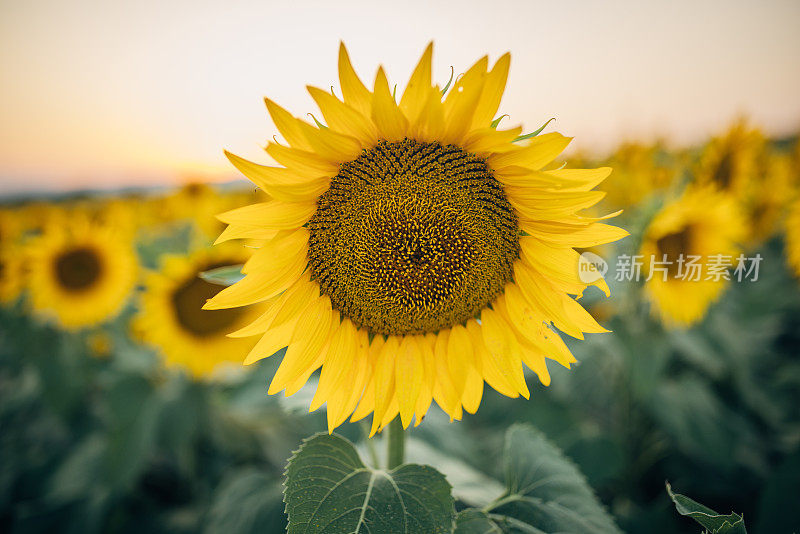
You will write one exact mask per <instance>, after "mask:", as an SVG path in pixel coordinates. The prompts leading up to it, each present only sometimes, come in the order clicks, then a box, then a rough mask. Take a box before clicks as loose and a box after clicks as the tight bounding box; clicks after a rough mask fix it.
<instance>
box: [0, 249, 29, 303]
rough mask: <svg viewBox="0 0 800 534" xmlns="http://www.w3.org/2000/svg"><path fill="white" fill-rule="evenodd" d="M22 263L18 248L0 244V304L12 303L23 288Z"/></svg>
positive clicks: (23, 272) (20, 252)
mask: <svg viewBox="0 0 800 534" xmlns="http://www.w3.org/2000/svg"><path fill="white" fill-rule="evenodd" d="M24 276H25V269H24V261H23V254H22V251H21V250H20V247H19V246H16V247H14V246H12V245H6V244H0V304H5V303H7V302H13V301H14V300H16V299H17V297H18V296H19V295H20V293H21V292H22V288H23V287H24Z"/></svg>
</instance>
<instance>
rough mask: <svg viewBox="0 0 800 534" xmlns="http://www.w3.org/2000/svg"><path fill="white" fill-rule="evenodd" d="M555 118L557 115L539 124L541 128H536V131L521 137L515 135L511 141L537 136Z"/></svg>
mask: <svg viewBox="0 0 800 534" xmlns="http://www.w3.org/2000/svg"><path fill="white" fill-rule="evenodd" d="M500 118H501V119H502V117H500ZM554 120H556V118H555V117H552V118H550V119H548V120H547V122H545V123H544V124H542V125H541V126H539V129H538V130H536V131H535V132H531V133H529V134H525V135H520V136H519V137H515V138H514V140H513V141H511V142H512V143H516V142H517V141H524V140H525V139H530V138H531V137H536V136H537V135H539V134H540V133H542V130H544V129H545V128H546V127H547V125H548V124H550V123H551V122H553V121H554ZM498 122H500V121H499V120H498Z"/></svg>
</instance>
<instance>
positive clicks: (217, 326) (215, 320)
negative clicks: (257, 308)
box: [172, 261, 244, 337]
mask: <svg viewBox="0 0 800 534" xmlns="http://www.w3.org/2000/svg"><path fill="white" fill-rule="evenodd" d="M232 263H236V262H235V261H231V262H223V263H220V264H214V265H208V266H206V267H204V268H202V269H200V271H199V272H203V271H210V270H212V269H216V268H217V267H224V266H226V265H231V264H232ZM221 290H222V286H219V285H216V284H212V283H210V282H206V281H205V280H203V279H202V278H200V277H199V276H198V275H195V276H192V277H190V278H188V279H187V280H186V281H185V282H184V283H183V284H181V285H180V286H178V287H177V289H175V291H174V292H173V293H172V307H173V309H174V310H175V317H176V319H177V320H178V323H179V324H180V325H181V326H182V327H183V328H184V329H185V330H186V331H187V332H189V333H190V334H193V335H195V336H198V337H203V336H213V335H216V334H222V333H228V332H229V331H230V329H231V327H233V325H234V324H235V323H236V321H237V320H238V319H239V317H240V316H241V315H242V312H243V311H244V308H230V309H225V310H203V309H201V308H202V307H203V305H204V304H205V303H206V300H208V299H210V298H211V297H213V296H214V295H216V294H217V293H219V292H220V291H221Z"/></svg>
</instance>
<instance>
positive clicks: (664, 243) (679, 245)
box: [656, 226, 692, 277]
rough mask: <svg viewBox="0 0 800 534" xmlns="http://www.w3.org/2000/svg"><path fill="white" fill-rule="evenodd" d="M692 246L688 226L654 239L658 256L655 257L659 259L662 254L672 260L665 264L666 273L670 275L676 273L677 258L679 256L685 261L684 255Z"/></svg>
mask: <svg viewBox="0 0 800 534" xmlns="http://www.w3.org/2000/svg"><path fill="white" fill-rule="evenodd" d="M691 246H692V232H691V228H690V227H688V226H687V227H685V228H684V229H683V230H680V231H679V232H675V233H672V234H667V235H665V236H664V237H661V238H659V240H658V241H656V247H657V248H658V253H659V257H658V258H656V259H658V260H659V261H661V259H662V257H663V256H666V259H667V261H669V262H672V263H670V264H669V265H667V274H669V275H670V276H672V277H675V276H677V275H678V271H679V268H680V264H679V262H678V260H680V259H681V258H682V259H683V260H684V261H685V260H686V259H687V258H686V255H687V254H690V250H691Z"/></svg>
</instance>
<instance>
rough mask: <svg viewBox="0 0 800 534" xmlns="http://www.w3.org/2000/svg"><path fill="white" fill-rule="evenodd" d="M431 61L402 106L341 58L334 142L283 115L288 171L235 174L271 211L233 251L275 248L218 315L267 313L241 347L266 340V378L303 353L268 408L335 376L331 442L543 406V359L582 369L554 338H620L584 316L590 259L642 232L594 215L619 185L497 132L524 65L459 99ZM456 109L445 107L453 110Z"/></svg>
mask: <svg viewBox="0 0 800 534" xmlns="http://www.w3.org/2000/svg"><path fill="white" fill-rule="evenodd" d="M432 51H433V47H432V45H429V46H428V48H427V49H426V50H425V52H424V54H423V55H422V59H421V60H420V62H419V64H418V65H417V67H416V68H415V70H414V72H413V74H412V75H411V80H410V81H409V83H408V85H407V86H406V88H405V90H404V91H403V92H402V94H400V95H399V97H400V98H399V103H398V102H397V100H396V98H395V97H394V95H393V91H392V89H391V86H390V84H389V81H388V80H387V77H386V74H385V73H384V70H383V68H379V69H378V73H377V76H376V78H375V83H374V86H373V88H372V90H370V89H368V88H367V87H366V86H364V84H363V83H362V82H361V80H360V79H359V78H358V77H357V75H356V73H355V71H354V70H353V67H352V65H351V63H350V60H349V57H348V54H347V51H346V50H345V48H344V46H341V47H340V49H339V78H340V82H341V94H342V98H341V99H340V98H338V97H337V96H336V95H335V94H334V92H333V91H330V92H329V91H325V90H322V89H317V88H314V87H309V92H310V93H311V96H312V98H313V99H314V100H315V101H316V103H317V105H318V106H319V108H320V110H321V113H322V117H323V118H324V120H325V122H326V123H327V124H326V125H322V124H318V125H316V126H314V125H312V124H309V123H308V122H305V121H303V120H300V119H297V118H295V117H294V116H292V115H291V114H290V113H289V112H288V111H286V110H284V109H283V108H281V107H279V106H278V105H277V104H275V103H274V102H273V101H271V100H269V99H267V100H266V104H267V109H268V111H269V113H270V115H271V117H272V119H273V121H274V122H275V125H276V126H277V128H278V130H279V132H280V133H281V135H282V136H283V137H284V140H285V141H286V144H282V143H278V142H274V143H272V142H271V143H269V144H268V146H267V147H266V151H267V153H268V154H269V155H270V156H272V158H274V159H275V160H276V161H277V162H278V163H279V164H280V165H281V166H277V167H269V166H263V165H258V164H255V163H251V162H249V161H246V160H244V159H241V158H239V157H237V156H234V155H232V154H228V157H229V158H230V160H231V162H232V163H233V164H234V165H235V166H236V167H237V168H238V169H239V170H240V171H241V172H242V173H243V174H244V175H245V176H246V177H248V178H249V179H250V180H251V181H253V182H254V183H255V184H256V185H258V186H259V187H260V188H262V189H263V190H264V191H265V192H266V194H268V195H269V196H270V197H271V199H270V200H268V201H267V202H264V203H261V204H256V205H252V206H247V207H245V208H240V209H237V210H233V211H229V212H227V213H224V214H222V215H220V220H222V221H223V222H225V223H228V227H227V229H226V230H225V231H224V232H223V233H222V235H221V236H220V239H219V240H218V241H225V240H228V239H234V238H250V239H258V240H261V241H262V244H261V246H260V248H259V249H258V250H257V251H256V252H255V253H254V254H253V257H252V258H251V259H250V260H249V261H248V262H247V263H246V264H245V266H244V269H243V272H244V274H245V275H246V276H245V278H244V279H243V280H241V281H240V282H238V283H236V284H234V285H233V286H231V287H229V288H226V289H225V290H223V291H222V292H220V293H219V295H217V296H216V297H215V298H214V299H212V300H211V301H209V303H208V304H207V306H206V307H207V308H209V309H219V308H228V307H231V306H241V305H246V304H250V303H253V302H262V301H266V302H267V304H268V309H267V311H266V313H264V315H262V316H261V317H260V318H259V319H257V320H256V321H255V322H254V323H253V324H252V325H250V326H249V327H248V328H246V329H243V330H242V331H240V332H238V333H237V335H261V339H260V341H259V342H258V344H257V345H256V346H255V348H254V349H253V350H252V351H251V352H250V354H249V355H248V356H247V358H246V360H245V363H250V362H253V361H256V360H259V359H261V358H264V357H267V356H270V355H272V354H274V353H275V352H276V351H278V350H279V349H281V348H282V347H286V346H288V349H287V352H286V355H285V356H284V358H283V361H282V362H281V365H280V367H279V369H278V371H277V373H276V374H275V377H274V378H273V381H272V383H271V384H270V387H269V393H270V394H272V393H277V392H279V391H282V390H285V391H286V393H287V395H290V394H293V393H294V392H296V391H297V390H298V389H299V388H300V387H302V386H303V384H305V383H306V381H307V380H308V378H309V377H310V375H311V374H312V373H313V372H314V371H315V370H316V369H318V368H320V367H321V368H322V371H321V374H320V378H319V384H318V387H317V390H316V395H315V397H314V399H313V401H312V404H311V409H312V410H313V409H316V408H317V407H319V406H321V405H322V404H323V403H327V416H328V426H329V428H330V429H331V430H332V429H333V428H335V427H336V426H338V425H340V424H341V423H342V422H343V421H344V420H345V419H346V418H347V417H348V416H350V415H351V414H352V419H351V420H358V419H360V418H363V417H365V416H367V415H369V414H370V413H373V424H372V431H373V432H375V431H377V430H379V429H381V428H382V427H383V426H385V425H387V424H388V423H389V422H390V421H391V420H393V419H394V418H395V417H396V416H397V415H398V414H399V415H400V418H401V419H402V423H403V425H404V426H408V425H409V423H410V422H411V420H412V418H416V421H417V423H419V421H420V420H421V419H422V417H423V416H424V415H425V413H426V411H427V410H428V407H429V406H430V404H431V401H432V400H436V402H437V403H438V404H439V406H441V407H442V408H443V409H444V410H445V411H446V412H447V413H448V414H450V416H451V417H452V418H455V419H459V418H460V417H461V416H462V410H466V411H468V412H471V413H473V412H475V411H476V410H477V409H478V405H479V404H480V401H481V396H482V392H483V384H484V381H485V382H487V383H488V384H489V385H490V386H492V387H493V388H494V389H496V390H497V391H499V392H500V393H502V394H504V395H507V396H509V397H517V396H519V395H522V396H524V397H526V398H527V397H528V396H529V392H528V387H527V385H526V383H525V378H524V376H523V368H522V364H523V363H525V364H526V365H527V366H528V367H530V368H531V369H533V371H534V372H536V373H537V374H538V376H539V378H540V380H541V381H542V382H543V383H544V384H548V383H549V381H550V377H549V374H548V371H547V367H546V365H545V359H546V358H551V359H554V360H556V361H557V362H559V363H561V364H563V365H565V366H569V365H570V363H571V362H574V361H575V359H574V358H573V356H572V354H570V352H569V350H568V349H567V348H566V346H565V345H564V343H563V342H562V340H561V338H560V337H559V335H558V334H557V333H556V332H555V330H554V329H553V328H552V326H555V327H556V328H558V329H559V330H561V331H563V332H565V333H567V334H569V335H572V336H575V337H578V338H583V333H584V332H605V331H606V330H605V329H604V328H603V327H601V326H600V325H598V324H597V323H596V322H595V320H594V319H593V318H592V317H591V316H590V315H589V314H588V313H587V312H586V311H585V310H584V309H583V308H582V307H581V306H580V304H578V303H577V302H576V300H575V298H574V296H575V295H581V294H582V292H583V291H584V289H585V288H586V287H587V286H588V285H596V286H598V287H600V288H602V289H603V290H605V291H607V286H606V285H605V282H604V281H603V280H602V278H601V279H598V280H596V281H593V282H591V283H585V282H583V281H582V280H581V279H580V278H579V277H578V253H577V252H575V250H574V249H573V247H590V246H594V245H597V244H600V243H607V242H611V241H615V240H617V239H619V238H621V237H623V236H625V235H627V234H626V232H625V231H623V230H620V229H619V228H616V227H613V226H609V225H605V224H602V223H599V222H596V220H594V219H589V218H586V217H583V216H581V215H578V212H580V211H581V210H583V209H584V208H588V207H590V206H592V205H594V204H595V203H597V202H598V201H599V200H600V199H601V198H602V197H603V193H602V192H599V191H593V188H594V187H595V186H596V185H597V184H598V183H600V182H601V181H602V180H603V179H604V178H605V177H606V176H608V174H609V172H610V169H607V168H604V169H593V170H584V169H562V168H558V165H557V164H554V163H553V160H554V159H555V158H556V157H557V156H558V155H559V154H560V153H561V152H562V150H564V148H565V147H566V146H567V144H568V143H569V141H570V139H569V138H566V137H563V136H562V135H560V134H558V133H548V134H544V135H538V136H526V138H524V139H519V137H520V134H521V133H522V129H521V128H520V127H516V128H511V129H508V130H501V129H497V128H496V126H497V122H496V121H494V122H493V119H495V117H496V116H497V110H498V107H499V105H500V100H501V97H502V95H503V91H504V89H505V84H506V79H507V76H508V70H509V63H510V56H509V55H508V54H505V55H503V56H502V57H501V58H500V59H499V60H498V61H497V62H496V63H495V64H494V65H493V66H491V67H490V65H489V62H488V58H486V57H484V58H481V59H480V60H479V61H478V62H477V63H475V65H473V66H472V67H471V68H470V69H468V70H467V71H466V72H465V73H464V74H463V76H460V77H459V78H458V79H457V81H456V82H455V84H454V85H453V87H452V88H451V89H450V90H449V92H443V91H442V89H441V88H440V87H439V86H436V85H433V83H432V81H431V55H432ZM443 93H446V94H445V95H444V96H443Z"/></svg>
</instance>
